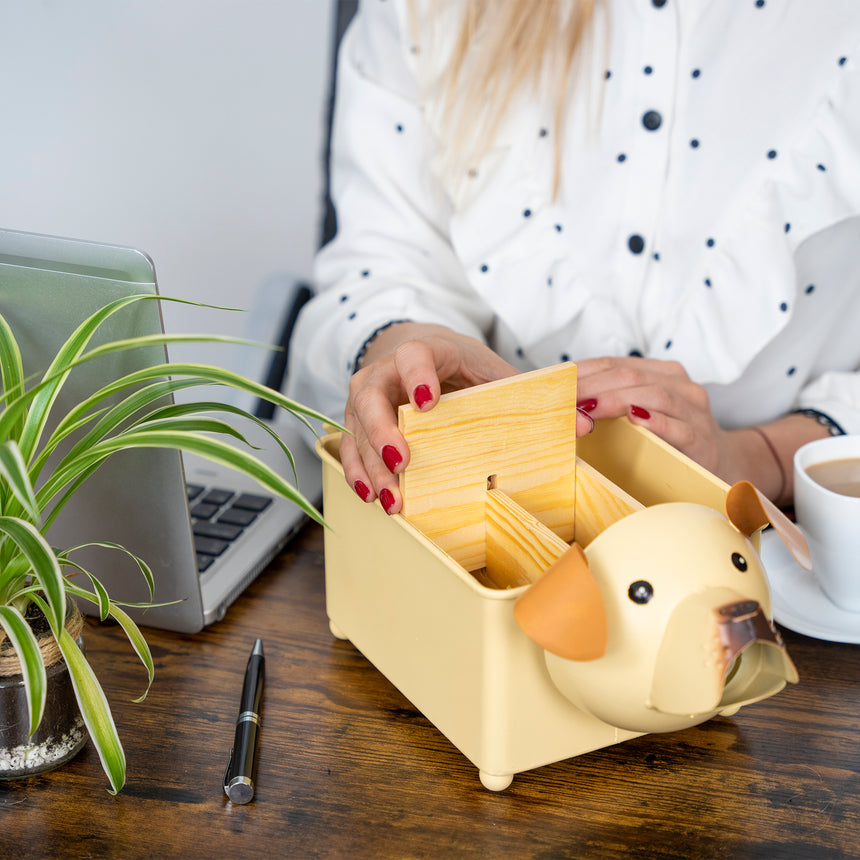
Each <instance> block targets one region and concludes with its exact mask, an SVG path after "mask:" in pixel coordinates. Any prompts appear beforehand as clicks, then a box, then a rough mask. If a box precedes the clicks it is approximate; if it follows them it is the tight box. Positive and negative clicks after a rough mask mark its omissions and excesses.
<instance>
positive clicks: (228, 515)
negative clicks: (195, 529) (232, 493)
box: [217, 508, 257, 527]
mask: <svg viewBox="0 0 860 860" xmlns="http://www.w3.org/2000/svg"><path fill="white" fill-rule="evenodd" d="M255 519H257V515H256V514H255V513H254V512H253V511H243V510H241V509H240V508H228V509H227V510H226V511H224V513H223V514H221V516H220V517H218V520H217V522H219V523H230V524H231V525H235V526H242V527H244V526H249V525H251V523H252V522H254V520H255Z"/></svg>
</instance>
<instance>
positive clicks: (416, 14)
mask: <svg viewBox="0 0 860 860" xmlns="http://www.w3.org/2000/svg"><path fill="white" fill-rule="evenodd" d="M332 149H333V161H332V194H333V198H334V202H335V206H336V210H337V214H338V230H339V232H338V235H337V237H336V238H335V240H334V241H333V242H332V243H330V244H329V245H328V246H327V247H326V248H325V249H323V251H322V252H321V253H320V255H319V258H318V262H317V269H316V279H317V284H318V290H319V295H318V296H317V297H316V298H315V299H314V300H313V301H312V302H311V303H310V304H309V305H308V306H307V308H306V310H305V312H304V313H303V315H302V317H301V320H300V322H299V326H298V329H297V333H296V339H295V341H294V348H293V350H292V352H293V356H294V363H293V368H292V371H291V380H292V381H291V385H292V393H293V395H294V396H295V397H297V398H298V399H300V400H302V401H303V402H307V403H312V404H313V405H315V406H317V407H318V408H320V409H321V410H322V411H324V412H328V414H337V413H338V411H339V410H340V409H342V408H344V407H345V413H344V414H345V419H344V420H345V424H346V426H347V427H348V428H349V430H350V431H351V432H352V434H353V435H352V436H351V437H349V438H346V439H344V443H343V446H342V450H341V456H342V460H343V466H344V471H345V473H346V478H347V480H348V481H349V483H350V485H351V486H352V487H353V488H354V490H355V492H356V493H357V494H358V495H359V496H360V497H361V498H362V499H364V500H365V501H367V502H370V501H373V500H374V499H376V498H379V500H380V502H381V504H382V505H383V507H384V508H385V509H386V510H387V511H388V512H389V513H395V512H397V511H399V510H400V505H401V500H400V497H399V494H398V489H397V485H398V479H397V475H398V473H399V472H401V471H402V470H403V469H404V468H406V466H407V465H408V462H409V451H408V447H407V445H406V443H405V441H404V439H403V438H402V437H401V436H400V434H399V433H398V431H397V422H396V406H397V405H398V404H399V403H403V402H406V401H407V400H409V401H411V402H412V403H413V404H414V405H415V406H416V407H417V408H419V409H423V410H428V409H432V408H433V406H434V405H435V403H436V402H437V400H438V397H439V395H440V393H441V392H442V391H443V390H447V389H450V388H458V387H464V386H470V385H474V384H477V383H480V382H484V381H488V380H492V379H497V378H501V377H504V376H506V375H510V374H513V373H516V372H518V371H521V370H527V369H532V368H535V367H541V366H546V365H549V364H554V363H556V362H559V361H563V360H573V361H575V362H576V363H577V365H578V378H579V385H578V401H579V402H578V405H579V407H580V410H581V412H582V414H583V418H582V422H581V426H580V427H578V431H579V432H587V430H588V429H589V424H590V419H597V418H611V417H617V416H621V415H627V416H628V417H629V418H630V420H631V421H633V422H634V423H637V424H642V425H644V426H646V427H648V428H649V429H650V430H652V431H653V432H654V433H656V434H657V435H659V436H661V437H662V438H663V439H665V440H666V441H668V442H669V443H671V444H672V445H674V446H676V447H677V448H678V449H680V450H681V451H683V452H684V453H686V454H687V455H689V456H690V457H692V458H693V459H695V460H697V461H698V462H699V463H701V464H702V465H703V466H705V467H706V468H708V469H710V470H712V471H713V472H715V473H716V474H717V475H719V476H721V477H722V478H724V479H725V480H727V481H730V482H731V481H735V480H738V479H741V478H746V479H749V480H752V481H753V482H754V483H755V484H756V485H757V486H758V487H759V488H760V489H762V490H763V491H764V492H765V493H767V494H768V495H769V496H771V497H772V498H773V499H775V500H776V501H778V502H782V503H785V502H789V501H790V499H791V494H792V480H791V476H792V468H791V459H792V456H793V453H794V451H795V450H796V449H797V448H798V447H799V446H800V445H801V444H803V443H805V442H807V441H809V440H811V439H814V438H819V437H821V436H824V435H827V434H828V433H841V432H860V373H858V368H860V4H857V3H856V0H831V2H828V3H824V4H809V3H807V2H804V0H782V2H779V3H777V2H775V0H738V2H734V3H724V2H720V0H710V2H709V0H606V2H603V3H593V2H590V0H589V2H579V3H576V2H574V0H570V1H569V2H564V0H494V2H490V0H451V2H440V0H436V2H432V0H427V2H423V3H415V4H411V3H409V2H407V0H367V2H365V3H363V5H362V6H361V8H360V10H359V13H358V15H357V18H356V19H355V21H354V22H353V24H352V26H351V28H350V30H349V32H348V33H347V35H346V36H345V39H344V42H343V44H342V47H341V52H340V59H339V76H338V82H337V108H336V114H335V124H334V130H333V144H332Z"/></svg>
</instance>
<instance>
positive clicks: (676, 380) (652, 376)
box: [577, 358, 732, 477]
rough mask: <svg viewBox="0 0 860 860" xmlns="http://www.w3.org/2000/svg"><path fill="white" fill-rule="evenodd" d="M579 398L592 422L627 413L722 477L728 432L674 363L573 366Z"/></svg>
mask: <svg viewBox="0 0 860 860" xmlns="http://www.w3.org/2000/svg"><path fill="white" fill-rule="evenodd" d="M577 398H578V401H579V405H580V407H581V408H583V409H585V410H586V411H587V412H588V413H589V415H591V416H592V418H595V419H597V418H617V417H619V416H621V415H627V416H628V417H629V418H630V420H631V421H632V422H633V423H634V424H642V425H644V426H645V427H647V428H648V429H649V430H651V431H652V432H653V433H655V434H656V435H657V436H659V437H660V438H661V439H665V440H666V441H667V442H668V443H669V444H670V445H673V446H674V447H675V448H677V449H678V450H679V451H682V452H683V453H684V454H686V455H687V456H688V457H691V458H692V459H693V460H695V461H696V462H697V463H700V464H701V465H702V466H704V467H705V468H706V469H708V470H709V471H711V472H714V474H717V475H720V476H721V477H722V476H724V475H727V474H729V473H730V472H731V471H732V470H731V463H730V462H729V461H730V460H731V459H732V454H731V450H730V449H731V447H732V446H731V444H730V441H729V433H728V432H727V431H726V430H723V429H722V428H721V427H720V425H719V424H718V423H717V421H716V419H715V418H714V416H713V414H712V413H711V405H710V400H709V398H708V393H707V392H706V391H705V389H704V388H703V387H702V386H701V385H698V384H696V383H695V382H693V381H692V380H691V379H690V377H689V376H687V373H686V371H685V370H684V368H683V367H682V366H681V365H680V364H678V363H677V362H674V361H659V360H657V359H648V358H593V359H586V360H584V361H581V362H579V364H578V365H577Z"/></svg>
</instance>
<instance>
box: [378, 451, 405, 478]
mask: <svg viewBox="0 0 860 860" xmlns="http://www.w3.org/2000/svg"><path fill="white" fill-rule="evenodd" d="M382 462H383V463H385V465H386V466H388V471H389V472H393V471H394V470H395V469H396V468H397V467H398V466H399V465H400V464H401V463H402V462H403V457H401V456H400V452H399V451H398V450H397V449H396V448H395V447H394V446H393V445H386V446H385V447H384V448H383V449H382Z"/></svg>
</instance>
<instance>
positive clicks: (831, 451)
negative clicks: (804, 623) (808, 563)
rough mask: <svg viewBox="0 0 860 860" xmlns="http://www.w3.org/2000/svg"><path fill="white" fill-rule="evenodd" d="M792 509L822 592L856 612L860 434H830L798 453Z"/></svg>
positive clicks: (859, 601)
mask: <svg viewBox="0 0 860 860" xmlns="http://www.w3.org/2000/svg"><path fill="white" fill-rule="evenodd" d="M794 510H795V514H796V516H797V522H798V525H799V526H800V527H801V528H802V529H803V532H804V534H805V535H806V540H807V543H808V544H809V551H810V554H811V556H812V567H813V571H814V573H815V576H816V577H817V579H818V583H819V585H820V586H821V589H822V591H823V592H824V593H825V594H826V595H827V596H828V597H829V598H830V600H831V601H832V602H833V603H834V604H836V605H837V606H839V607H840V608H842V609H847V610H850V611H853V612H860V436H830V437H828V438H826V439H818V440H816V441H814V442H809V443H808V444H806V445H804V446H802V447H801V448H799V449H798V450H797V452H796V453H795V455H794Z"/></svg>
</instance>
